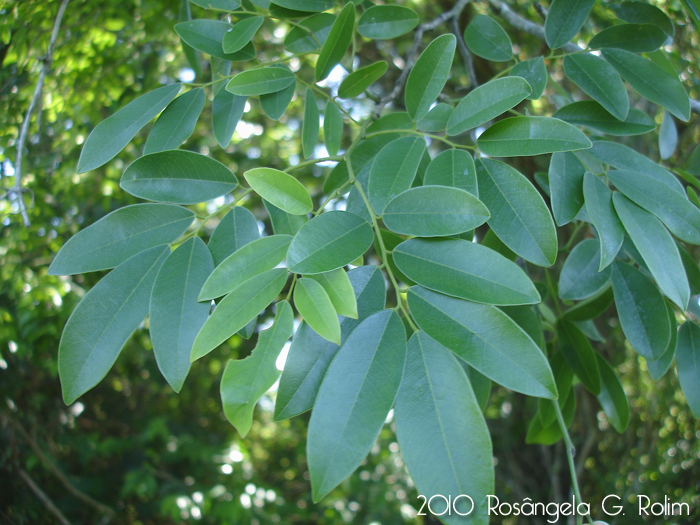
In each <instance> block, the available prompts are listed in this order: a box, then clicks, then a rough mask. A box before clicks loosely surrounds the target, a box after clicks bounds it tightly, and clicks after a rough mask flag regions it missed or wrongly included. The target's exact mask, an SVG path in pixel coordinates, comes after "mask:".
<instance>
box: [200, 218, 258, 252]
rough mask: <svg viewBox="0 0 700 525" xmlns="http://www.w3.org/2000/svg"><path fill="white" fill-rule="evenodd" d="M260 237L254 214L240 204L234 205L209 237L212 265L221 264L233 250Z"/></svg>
mask: <svg viewBox="0 0 700 525" xmlns="http://www.w3.org/2000/svg"><path fill="white" fill-rule="evenodd" d="M259 238H260V231H259V229H258V223H257V221H256V220H255V216H254V215H253V214H252V213H250V212H249V211H248V210H247V209H246V208H243V207H242V206H235V207H234V208H233V209H232V210H231V211H229V212H228V213H227V214H226V215H224V217H223V219H221V222H219V224H218V225H217V226H216V229H215V230H214V233H212V234H211V239H209V245H208V246H209V251H210V252H211V255H212V257H213V258H214V266H218V265H219V264H221V261H223V260H224V259H226V257H228V256H229V255H231V254H232V253H233V252H235V251H236V250H238V249H239V248H242V247H243V246H245V245H246V244H248V243H249V242H253V241H254V240H256V239H259Z"/></svg>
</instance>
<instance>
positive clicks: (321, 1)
mask: <svg viewBox="0 0 700 525" xmlns="http://www.w3.org/2000/svg"><path fill="white" fill-rule="evenodd" d="M274 3H275V4H277V5H279V6H282V7H286V8H287V9H295V10H298V11H311V12H313V13H320V12H321V11H327V10H328V9H330V8H331V7H333V0H275V2H274Z"/></svg>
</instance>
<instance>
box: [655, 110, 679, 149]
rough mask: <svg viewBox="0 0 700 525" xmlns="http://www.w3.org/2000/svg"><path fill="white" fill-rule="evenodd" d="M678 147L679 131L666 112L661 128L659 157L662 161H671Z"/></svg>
mask: <svg viewBox="0 0 700 525" xmlns="http://www.w3.org/2000/svg"><path fill="white" fill-rule="evenodd" d="M676 146H678V130H677V129H676V123H675V122H673V117H672V116H671V115H670V114H669V112H668V111H664V119H663V121H662V122H661V127H660V128H659V156H660V157H661V159H662V160H666V159H670V158H671V157H672V156H673V152H674V151H676Z"/></svg>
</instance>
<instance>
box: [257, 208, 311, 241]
mask: <svg viewBox="0 0 700 525" xmlns="http://www.w3.org/2000/svg"><path fill="white" fill-rule="evenodd" d="M263 204H264V205H265V209H266V210H267V213H268V215H269V216H270V222H271V223H272V231H273V232H275V235H296V233H297V232H298V231H299V230H300V229H301V227H302V226H304V224H306V223H307V222H309V218H308V217H307V216H306V215H291V214H289V213H287V212H286V211H282V210H280V209H279V208H278V207H277V206H274V205H273V204H270V203H269V202H267V201H266V200H265V199H263Z"/></svg>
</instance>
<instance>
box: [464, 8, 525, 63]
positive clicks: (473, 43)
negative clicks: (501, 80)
mask: <svg viewBox="0 0 700 525" xmlns="http://www.w3.org/2000/svg"><path fill="white" fill-rule="evenodd" d="M464 41H465V43H466V44H467V47H468V48H469V50H470V51H471V52H472V53H474V54H475V55H477V56H480V57H481V58H485V59H486V60H491V61H493V62H507V61H508V60H510V59H511V58H513V44H511V43H510V38H508V33H506V32H505V31H504V30H503V28H502V27H501V26H500V25H499V23H498V22H496V21H495V20H494V19H493V18H491V17H490V16H487V15H476V16H475V17H474V18H472V20H471V22H469V25H468V26H467V28H466V29H465V30H464Z"/></svg>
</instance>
